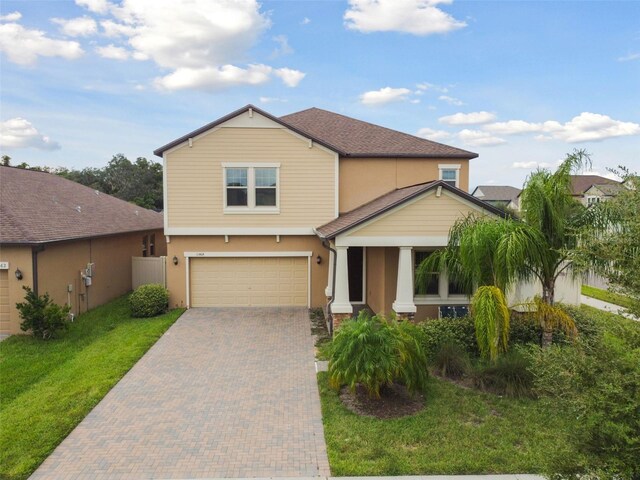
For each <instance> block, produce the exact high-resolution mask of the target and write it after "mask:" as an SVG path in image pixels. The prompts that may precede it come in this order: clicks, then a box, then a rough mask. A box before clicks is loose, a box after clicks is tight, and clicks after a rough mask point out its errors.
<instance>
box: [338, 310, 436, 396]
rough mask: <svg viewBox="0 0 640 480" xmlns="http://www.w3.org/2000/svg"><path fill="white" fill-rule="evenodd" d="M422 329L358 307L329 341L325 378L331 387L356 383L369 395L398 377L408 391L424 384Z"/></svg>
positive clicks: (425, 375) (425, 381)
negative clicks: (355, 314)
mask: <svg viewBox="0 0 640 480" xmlns="http://www.w3.org/2000/svg"><path fill="white" fill-rule="evenodd" d="M422 343H423V342H422V330H421V329H420V328H419V327H417V326H416V325H414V324H411V323H410V322H406V321H405V322H397V321H396V320H395V319H391V320H386V319H385V318H384V317H382V316H378V315H376V316H373V317H372V316H370V315H369V314H368V313H367V312H365V311H362V312H360V314H359V315H358V318H356V319H351V320H347V321H345V322H343V323H342V324H341V325H340V328H339V329H338V330H337V331H336V333H335V337H334V339H333V342H332V344H331V351H330V359H329V379H330V383H331V385H332V387H333V388H340V387H341V386H342V385H347V386H348V387H349V388H350V389H351V390H355V388H356V385H358V384H360V385H362V386H363V387H365V388H366V390H367V392H368V393H369V395H370V396H372V397H380V392H381V390H384V388H385V387H388V386H390V385H391V384H393V383H394V382H396V381H398V382H401V383H403V384H404V385H405V386H406V387H407V390H409V391H410V392H417V391H422V390H424V388H425V387H426V384H427V379H428V372H427V359H426V355H425V352H424V349H423V347H422Z"/></svg>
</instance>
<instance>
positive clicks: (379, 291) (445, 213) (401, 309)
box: [317, 181, 498, 329]
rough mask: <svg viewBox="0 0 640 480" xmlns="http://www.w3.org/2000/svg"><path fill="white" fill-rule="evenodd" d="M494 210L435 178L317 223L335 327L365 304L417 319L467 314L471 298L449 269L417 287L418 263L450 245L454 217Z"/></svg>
mask: <svg viewBox="0 0 640 480" xmlns="http://www.w3.org/2000/svg"><path fill="white" fill-rule="evenodd" d="M494 210H495V209H494V208H493V207H491V206H490V205H487V204H484V203H483V202H481V201H479V200H477V199H475V198H474V197H471V196H470V195H468V194H467V193H465V192H463V191H461V190H459V189H457V188H455V187H452V186H450V185H447V184H445V183H444V182H440V181H437V182H431V183H427V184H421V185H415V186H411V187H406V188H403V189H398V190H394V191H393V192H390V193H388V194H386V195H383V196H382V197H379V198H377V199H375V200H374V201H372V202H370V203H368V204H365V205H363V206H361V207H359V208H357V209H355V210H352V211H351V212H347V213H345V214H342V215H340V216H339V217H338V218H337V219H336V220H334V221H333V222H330V223H328V224H326V225H324V226H322V227H320V228H318V229H317V233H318V235H319V236H320V237H321V238H323V239H324V240H325V241H326V242H327V244H328V245H329V247H330V252H331V253H330V261H329V275H328V279H327V287H326V289H325V293H326V296H327V299H328V305H329V308H328V310H329V312H330V314H331V317H332V319H333V327H334V329H335V328H337V326H338V325H339V323H340V322H341V321H343V320H344V319H345V318H349V317H351V316H352V315H353V314H354V307H355V309H356V310H357V309H358V308H359V305H363V304H365V305H368V307H369V308H370V309H371V310H372V312H373V313H376V314H379V313H381V314H384V315H389V314H391V313H392V312H395V314H396V315H397V316H398V317H399V318H409V319H415V320H423V319H426V318H438V317H441V316H456V315H458V314H464V313H466V310H465V307H466V306H468V304H469V297H468V296H467V295H465V294H464V293H463V292H462V291H460V290H459V289H458V288H457V287H456V285H455V284H452V283H451V282H450V281H449V279H448V278H447V275H446V273H438V274H435V275H434V276H433V279H432V281H430V282H429V285H426V286H423V287H424V288H423V290H422V291H421V292H420V293H418V290H417V289H416V285H415V271H416V266H417V265H419V264H420V262H421V261H422V260H424V258H425V256H427V255H429V254H430V253H432V252H434V251H435V250H437V249H439V248H442V247H444V246H445V245H446V244H447V242H448V238H449V236H448V235H449V230H450V228H451V227H452V226H453V224H454V223H455V221H456V220H458V219H460V218H464V217H465V216H467V215H469V214H470V213H478V214H483V215H484V214H494V215H495V214H498V212H497V211H494Z"/></svg>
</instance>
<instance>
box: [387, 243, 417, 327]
mask: <svg viewBox="0 0 640 480" xmlns="http://www.w3.org/2000/svg"><path fill="white" fill-rule="evenodd" d="M399 248H400V255H399V256H398V282H397V283H396V301H395V302H393V305H392V308H393V311H394V312H396V313H397V314H398V317H400V318H402V317H404V318H410V317H413V315H414V314H415V313H416V310H417V309H416V306H415V304H414V303H413V265H412V261H411V247H399Z"/></svg>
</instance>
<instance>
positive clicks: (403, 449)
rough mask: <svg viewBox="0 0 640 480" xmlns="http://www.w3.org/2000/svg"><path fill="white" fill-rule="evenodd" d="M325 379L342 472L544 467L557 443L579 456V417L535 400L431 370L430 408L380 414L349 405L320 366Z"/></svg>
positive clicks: (333, 457)
mask: <svg viewBox="0 0 640 480" xmlns="http://www.w3.org/2000/svg"><path fill="white" fill-rule="evenodd" d="M319 385H320V392H321V399H322V412H323V418H324V429H325V438H326V441H327V448H328V453H329V462H330V464H331V473H332V474H333V475H336V476H348V475H358V476H360V475H428V474H498V473H538V472H540V471H542V469H543V465H544V462H545V459H546V458H547V457H548V455H549V451H550V449H553V450H554V451H555V452H559V451H560V450H561V449H564V450H565V451H566V458H570V459H573V458H578V457H579V453H578V452H576V451H574V450H573V449H572V447H571V445H570V444H569V443H568V442H567V441H566V438H567V436H566V432H567V431H568V429H570V428H571V420H570V419H568V418H566V416H563V415H562V414H561V413H560V412H557V411H547V410H545V409H544V408H543V406H542V404H541V403H539V402H537V401H535V400H531V399H519V400H516V399H510V398H502V397H499V396H496V395H491V394H485V393H482V392H477V391H474V390H469V389H464V388H462V387H459V386H457V385H454V384H451V383H449V382H445V381H442V380H438V379H435V378H431V379H430V380H429V386H428V390H427V393H426V395H425V397H426V401H425V408H424V410H423V411H422V412H420V413H418V414H417V415H414V416H411V417H405V418H400V419H394V420H380V419H375V418H368V417H361V416H358V415H355V414H354V413H351V412H350V411H349V410H347V409H346V408H345V407H344V406H343V404H342V402H341V401H340V398H339V397H338V395H337V393H336V392H335V391H334V390H332V389H331V388H329V386H328V375H327V374H326V373H320V374H319ZM576 461H577V460H576Z"/></svg>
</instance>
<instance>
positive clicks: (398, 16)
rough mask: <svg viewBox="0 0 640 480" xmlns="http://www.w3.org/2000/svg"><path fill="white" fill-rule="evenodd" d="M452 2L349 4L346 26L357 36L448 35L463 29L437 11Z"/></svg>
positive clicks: (362, 0)
mask: <svg viewBox="0 0 640 480" xmlns="http://www.w3.org/2000/svg"><path fill="white" fill-rule="evenodd" d="M451 1H452V0H349V9H348V10H347V11H346V12H345V14H344V20H345V25H346V27H347V28H349V29H351V30H358V31H360V32H365V33H369V32H391V31H395V32H404V33H411V34H413V35H422V36H423V35H432V34H439V33H447V32H450V31H453V30H457V29H459V28H463V27H466V26H467V24H466V23H465V22H463V21H460V20H456V19H455V18H453V17H452V16H451V15H450V14H448V13H446V12H444V11H443V10H441V9H440V8H438V5H439V4H449V3H451Z"/></svg>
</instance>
